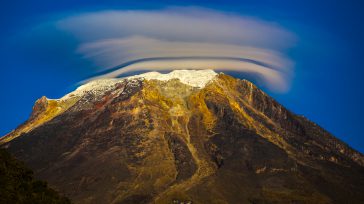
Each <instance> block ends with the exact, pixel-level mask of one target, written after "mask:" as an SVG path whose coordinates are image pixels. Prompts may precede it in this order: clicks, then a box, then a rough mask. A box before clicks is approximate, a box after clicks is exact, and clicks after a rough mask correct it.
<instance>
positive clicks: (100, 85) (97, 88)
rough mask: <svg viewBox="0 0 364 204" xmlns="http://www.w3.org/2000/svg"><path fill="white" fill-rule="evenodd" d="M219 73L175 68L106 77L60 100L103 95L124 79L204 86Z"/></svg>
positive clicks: (79, 88) (87, 84) (83, 86)
mask: <svg viewBox="0 0 364 204" xmlns="http://www.w3.org/2000/svg"><path fill="white" fill-rule="evenodd" d="M216 75H217V73H216V72H215V71H213V70H211V69H204V70H174V71H172V72H170V73H167V74H162V73H159V72H147V73H143V74H139V75H134V76H129V77H125V78H106V79H97V80H93V81H90V82H88V83H86V84H84V85H82V86H80V87H78V88H77V89H76V90H75V91H73V92H71V93H69V94H67V95H65V96H63V97H62V98H61V99H60V100H67V99H69V98H72V97H81V96H83V95H84V94H85V93H87V92H88V93H92V94H93V95H96V96H97V95H101V94H102V93H105V92H106V91H109V90H112V89H113V88H114V87H115V85H116V84H117V83H118V82H122V81H124V80H129V81H131V82H132V81H135V80H144V79H145V80H160V81H168V80H171V79H179V80H180V82H181V83H184V84H187V85H190V86H192V87H196V88H203V87H205V86H206V84H207V83H208V82H210V81H211V80H212V79H213V78H214V77H215V76H216Z"/></svg>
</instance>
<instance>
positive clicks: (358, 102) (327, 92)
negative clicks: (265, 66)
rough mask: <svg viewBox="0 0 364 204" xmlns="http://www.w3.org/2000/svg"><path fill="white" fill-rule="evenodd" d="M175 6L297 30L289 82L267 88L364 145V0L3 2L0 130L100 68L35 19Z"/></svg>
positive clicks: (0, 8) (0, 10) (358, 145)
mask: <svg viewBox="0 0 364 204" xmlns="http://www.w3.org/2000/svg"><path fill="white" fill-rule="evenodd" d="M170 6H197V7H203V8H209V9H214V10H217V11H221V12H229V13H234V14H236V15H242V16H250V17H253V18H257V19H262V20H264V21H269V22H273V23H274V24H277V25H279V26H282V27H283V28H284V29H285V30H288V31H290V32H292V33H294V34H295V36H296V38H297V40H296V42H295V44H294V46H292V47H291V48H290V49H289V50H287V51H286V54H287V55H288V56H289V58H290V59H291V60H292V61H293V62H294V75H293V79H292V82H291V86H290V89H289V90H288V91H287V92H284V93H277V92H273V91H270V90H269V89H267V88H266V87H262V88H263V89H264V90H266V91H267V92H268V93H269V94H270V95H271V96H273V97H274V98H275V99H277V100H278V101H279V102H280V103H281V104H283V105H284V106H285V107H287V108H288V109H290V110H291V111H293V112H295V113H297V114H302V115H305V116H306V117H308V118H309V119H311V120H312V121H314V122H316V123H318V124H319V125H321V126H322V127H324V128H325V129H327V130H328V131H329V132H331V133H333V134H334V135H335V136H336V137H338V138H340V139H341V140H343V141H345V142H346V143H348V144H349V145H350V146H352V147H354V148H355V149H357V150H359V151H361V152H364V134H363V131H362V127H361V125H362V123H363V122H364V121H363V119H362V117H363V115H364V108H363V106H362V101H363V99H364V91H363V90H362V88H363V87H364V82H363V79H362V78H363V76H364V65H363V59H364V48H363V46H364V39H363V38H364V37H363V36H364V24H363V23H362V19H364V13H363V12H362V10H363V9H364V5H363V3H361V2H360V1H301V2H300V3H299V2H293V1H260V2H257V1H183V3H181V2H177V1H158V3H156V2H153V3H152V2H150V1H138V2H137V3H130V2H126V1H125V2H124V1H104V2H103V3H100V2H99V1H92V0H89V1H67V0H65V1H62V3H60V2H59V3H52V1H16V0H15V1H9V2H7V3H5V2H4V1H3V2H1V6H0V26H1V28H2V29H1V32H0V43H1V47H0V56H1V59H2V66H1V69H0V70H1V75H0V91H1V102H0V113H1V114H0V124H1V126H0V135H4V134H6V133H7V132H9V131H10V130H12V129H14V128H16V126H17V125H19V124H20V123H22V122H23V121H25V120H26V119H27V118H28V117H29V114H30V112H31V109H32V106H33V104H34V101H35V100H36V99H38V98H40V97H41V96H43V95H45V96H47V97H49V98H59V97H61V96H62V95H64V94H66V93H68V92H69V91H71V90H72V89H74V88H75V87H76V83H77V82H79V81H80V80H83V79H85V78H87V77H89V76H90V75H93V74H95V72H96V69H97V68H96V65H95V64H94V63H93V62H92V61H89V60H86V59H84V58H82V56H79V55H78V54H77V53H76V54H75V52H74V50H75V49H77V42H76V41H77V40H76V39H74V38H73V37H72V36H71V34H70V33H65V32H63V33H62V32H57V31H55V30H46V32H44V33H43V34H42V32H41V33H39V32H37V33H36V34H35V33H34V32H35V31H34V29H35V27H36V26H37V25H39V24H47V22H52V21H53V20H54V19H59V18H63V17H64V16H67V15H70V14H77V13H81V12H85V11H99V10H104V9H121V10H125V9H143V10H158V9H163V8H165V7H170ZM39 39H41V41H39Z"/></svg>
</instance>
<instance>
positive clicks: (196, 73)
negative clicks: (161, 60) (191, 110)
mask: <svg viewBox="0 0 364 204" xmlns="http://www.w3.org/2000/svg"><path fill="white" fill-rule="evenodd" d="M216 75H217V73H216V72H215V71H213V70H211V69H204V70H174V71H172V72H170V73H168V74H162V73H159V72H147V73H144V74H139V75H135V76H131V77H127V78H128V79H136V78H143V79H146V80H153V79H155V80H159V81H168V80H171V79H179V80H180V82H181V83H184V84H187V85H190V86H192V87H197V88H203V87H205V86H206V84H207V83H208V82H210V81H211V80H212V79H213V78H214V77H215V76H216Z"/></svg>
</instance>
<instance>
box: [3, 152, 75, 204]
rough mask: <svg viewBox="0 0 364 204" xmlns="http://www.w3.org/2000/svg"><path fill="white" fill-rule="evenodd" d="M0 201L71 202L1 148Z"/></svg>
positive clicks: (48, 203)
mask: <svg viewBox="0 0 364 204" xmlns="http://www.w3.org/2000/svg"><path fill="white" fill-rule="evenodd" d="M0 203H14V204H16V203H39V204H41V203H47V204H52V203H54V204H55V203H71V202H70V201H69V200H68V199H67V198H65V197H62V196H60V195H58V193H57V192H56V191H54V190H52V189H50V188H48V187H47V183H46V182H44V181H38V180H35V179H34V178H33V172H32V171H31V170H29V169H28V168H26V167H25V166H24V164H23V163H22V162H20V161H18V160H16V159H15V158H13V157H12V156H11V155H10V154H9V153H8V152H6V151H5V150H4V149H1V148H0Z"/></svg>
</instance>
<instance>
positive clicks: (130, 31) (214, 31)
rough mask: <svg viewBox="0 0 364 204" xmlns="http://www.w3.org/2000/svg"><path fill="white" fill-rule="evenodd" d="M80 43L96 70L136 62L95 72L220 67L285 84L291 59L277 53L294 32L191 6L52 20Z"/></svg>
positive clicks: (114, 74) (282, 86)
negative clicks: (96, 66) (116, 68)
mask: <svg viewBox="0 0 364 204" xmlns="http://www.w3.org/2000/svg"><path fill="white" fill-rule="evenodd" d="M57 26H58V28H60V29H63V30H65V31H68V32H71V33H72V34H74V35H75V36H76V37H77V38H78V39H79V40H80V42H81V45H80V46H79V49H78V52H79V53H81V54H83V55H84V57H85V58H87V59H91V60H93V61H94V62H95V63H96V64H97V65H98V66H100V67H102V68H100V70H105V69H108V68H111V67H114V66H117V65H120V64H125V63H129V62H135V63H134V64H130V65H128V66H126V67H121V68H120V70H114V71H113V72H111V73H108V74H105V75H102V76H99V77H110V76H112V77H117V76H118V75H119V74H124V73H127V72H132V71H141V70H171V69H191V68H193V69H207V68H213V69H219V70H232V71H239V72H247V73H251V74H257V75H259V76H261V77H262V78H263V79H264V81H265V82H266V84H267V86H268V87H270V88H272V89H274V90H278V91H279V90H280V91H284V90H286V89H287V88H288V87H289V80H290V75H291V73H292V70H291V69H292V62H291V61H290V60H289V59H287V57H285V56H284V54H283V53H282V52H283V51H284V50H285V49H286V48H289V47H290V46H291V45H292V44H293V42H294V40H295V37H294V36H293V35H292V34H291V33H289V32H288V31H286V30H284V29H282V28H281V27H279V26H277V25H276V24H274V23H269V22H264V21H261V20H257V19H253V18H248V17H241V16H236V15H231V14H225V13H220V12H216V11H212V10H204V9H196V8H178V9H167V10H157V11H140V10H136V11H100V12H92V13H83V14H80V15H75V16H71V17H68V18H65V19H63V20H60V21H58V22H57Z"/></svg>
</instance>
